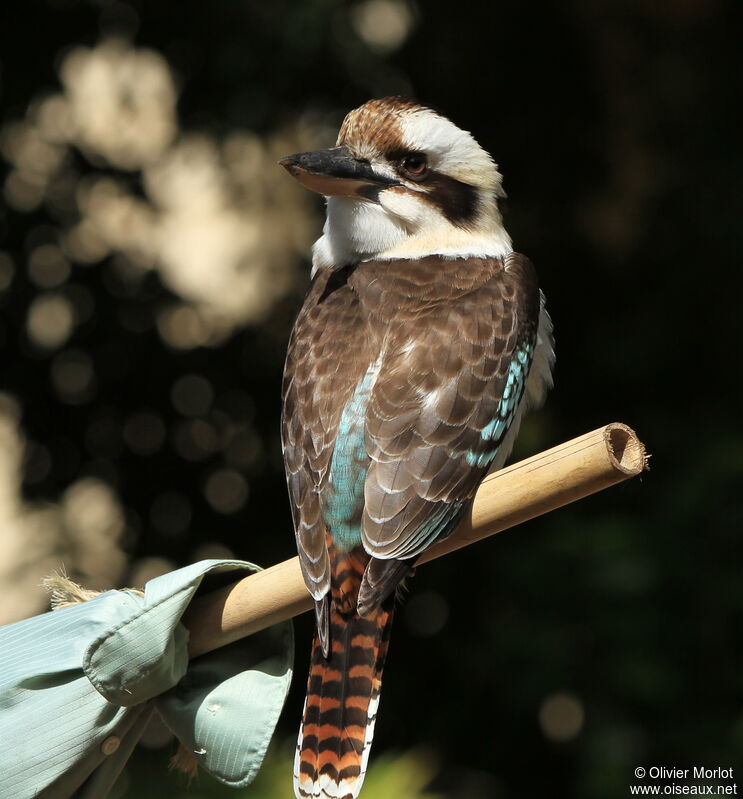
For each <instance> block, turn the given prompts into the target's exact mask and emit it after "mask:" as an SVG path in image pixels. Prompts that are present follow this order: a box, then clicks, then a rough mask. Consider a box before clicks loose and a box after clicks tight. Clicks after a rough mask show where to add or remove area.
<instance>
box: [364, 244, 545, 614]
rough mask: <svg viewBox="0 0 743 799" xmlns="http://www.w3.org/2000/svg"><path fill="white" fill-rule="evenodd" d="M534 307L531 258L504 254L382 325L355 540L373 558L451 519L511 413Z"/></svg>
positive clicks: (409, 552) (533, 329) (406, 549)
mask: <svg viewBox="0 0 743 799" xmlns="http://www.w3.org/2000/svg"><path fill="white" fill-rule="evenodd" d="M450 263H452V262H450ZM479 263H481V262H479ZM459 264H461V262H459ZM490 265H491V267H492V262H490ZM451 269H452V271H454V270H455V269H458V270H459V272H458V274H459V273H463V270H464V267H463V266H461V265H459V266H457V264H456V263H454V265H452V266H451ZM539 309H540V295H539V288H538V284H537V278H536V273H535V271H534V268H533V266H532V264H531V262H530V261H529V260H528V259H527V258H525V257H524V256H522V255H518V254H512V255H509V256H508V257H507V258H506V259H505V260H504V261H503V262H499V268H498V269H495V270H494V271H493V273H492V276H491V277H490V279H489V280H488V281H487V282H486V283H484V284H483V285H481V286H479V287H478V288H477V290H475V291H472V292H468V293H467V292H464V293H462V294H460V295H459V296H455V297H453V298H451V299H449V300H447V301H444V302H434V303H431V304H430V306H428V308H425V307H424V309H423V311H422V312H421V313H419V314H417V315H416V316H415V318H410V319H408V320H405V321H404V322H402V321H401V322H400V324H399V326H398V327H397V328H396V329H394V330H393V329H391V330H390V333H389V335H388V343H387V347H386V349H385V355H384V361H383V363H382V365H381V368H380V369H379V375H378V378H377V380H376V382H375V385H374V388H373V391H372V392H371V397H370V401H369V404H368V407H367V415H366V447H367V452H368V455H369V457H370V458H371V463H370V465H369V469H368V472H367V475H366V481H365V486H364V500H365V504H364V515H363V527H362V538H363V543H364V547H365V548H366V550H367V551H368V552H369V553H370V554H371V555H373V556H374V557H375V558H380V559H383V560H389V559H408V558H413V557H415V556H416V555H418V554H420V553H421V552H422V551H423V550H424V549H425V548H426V547H428V546H429V545H430V544H432V543H433V542H434V541H435V540H437V539H439V538H441V537H443V536H445V535H447V534H448V533H449V532H451V530H452V529H453V528H454V526H455V525H456V523H457V522H458V521H459V519H460V517H461V515H462V513H463V512H464V510H465V509H466V507H467V506H468V503H469V501H470V500H471V498H472V497H473V496H474V492H475V490H476V489H477V486H478V485H479V483H480V481H481V480H482V478H483V476H484V475H485V474H486V473H487V471H488V468H489V466H490V464H491V463H492V461H493V459H494V458H495V457H496V455H497V454H498V451H499V448H500V447H501V446H502V445H504V440H505V439H506V436H507V433H508V430H509V427H510V426H511V425H512V423H513V422H514V419H515V418H516V417H517V415H518V410H519V405H520V403H521V399H522V396H523V394H524V387H525V383H526V379H527V376H528V373H529V369H530V366H531V361H532V357H533V353H534V348H535V346H536V339H537V326H538V320H539ZM372 563H374V561H372ZM379 565H380V566H381V565H382V564H379ZM383 571H385V572H386V569H383ZM379 577H380V578H382V579H381V580H380V582H381V583H385V582H386V580H385V579H384V575H380V576H379ZM370 587H371V586H370ZM377 590H378V592H379V593H380V595H381V594H383V593H384V591H385V590H386V588H385V586H384V585H382V586H381V587H379V588H378V589H377ZM377 590H375V591H374V593H377ZM364 593H365V594H366V593H368V591H365V592H364ZM367 601H368V597H365V603H366V602H367Z"/></svg>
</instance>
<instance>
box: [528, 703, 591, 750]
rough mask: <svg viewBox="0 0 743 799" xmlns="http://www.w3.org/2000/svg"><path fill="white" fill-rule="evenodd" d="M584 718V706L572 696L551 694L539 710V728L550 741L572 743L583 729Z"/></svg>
mask: <svg viewBox="0 0 743 799" xmlns="http://www.w3.org/2000/svg"><path fill="white" fill-rule="evenodd" d="M584 718H585V712H584V710H583V704H582V702H581V701H580V700H579V699H578V698H577V697H575V696H573V695H572V694H567V693H556V694H551V695H550V696H548V697H547V698H546V699H545V700H544V701H543V702H542V704H541V706H540V708H539V726H540V727H541V728H542V732H543V733H544V736H545V737H546V738H549V740H550V741H556V742H560V743H562V742H565V741H571V740H572V739H573V738H575V736H576V735H578V733H579V732H580V731H581V729H582V728H583V721H584Z"/></svg>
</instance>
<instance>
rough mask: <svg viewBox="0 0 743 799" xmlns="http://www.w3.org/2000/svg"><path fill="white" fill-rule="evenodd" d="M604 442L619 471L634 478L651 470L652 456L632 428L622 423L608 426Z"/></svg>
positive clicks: (613, 423)
mask: <svg viewBox="0 0 743 799" xmlns="http://www.w3.org/2000/svg"><path fill="white" fill-rule="evenodd" d="M604 441H606V450H607V452H608V454H609V459H610V460H611V462H612V465H613V466H614V468H615V469H617V470H618V471H620V472H622V473H623V474H626V475H628V476H633V475H636V474H640V472H644V471H645V470H646V469H648V468H649V466H648V462H649V460H650V456H649V455H648V454H647V452H646V451H645V446H644V445H643V443H642V441H640V439H639V438H638V437H637V433H635V431H634V430H633V429H632V428H631V427H628V426H627V425H626V424H622V423H621V422H612V423H611V424H608V425H606V427H605V428H604Z"/></svg>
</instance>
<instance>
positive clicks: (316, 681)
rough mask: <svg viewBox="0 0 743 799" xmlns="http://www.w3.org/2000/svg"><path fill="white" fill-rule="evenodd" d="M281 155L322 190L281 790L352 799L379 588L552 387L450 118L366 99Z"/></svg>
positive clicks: (542, 319)
mask: <svg viewBox="0 0 743 799" xmlns="http://www.w3.org/2000/svg"><path fill="white" fill-rule="evenodd" d="M281 164H282V165H283V166H284V167H285V168H286V169H287V170H288V171H289V173H290V174H291V175H293V176H294V177H295V178H296V179H297V180H298V181H299V182H300V183H303V184H304V185H305V186H307V187H308V188H310V189H313V190H314V191H316V192H319V193H320V194H323V195H325V196H326V197H327V220H326V222H325V227H324V229H323V235H322V236H321V237H320V239H319V240H318V241H317V243H316V244H315V246H314V251H313V280H312V284H311V286H310V289H309V292H308V294H307V298H306V299H305V302H304V305H303V306H302V310H301V311H300V313H299V316H298V318H297V321H296V324H295V326H294V330H293V332H292V336H291V341H290V343H289V352H288V355H287V359H286V367H285V372H284V386H283V403H284V404H283V416H282V441H283V448H284V461H285V465H286V475H287V480H288V484H289V494H290V498H291V504H292V511H293V518H294V529H295V533H296V538H297V547H298V549H299V560H300V563H301V567H302V573H303V575H304V579H305V582H306V584H307V587H308V589H309V591H310V593H311V594H312V596H313V597H314V599H315V610H316V616H317V634H316V637H315V641H314V644H313V648H312V659H311V668H310V677H309V682H308V685H307V699H306V703H305V709H304V718H303V721H302V728H301V730H300V734H299V741H298V746H297V754H296V759H295V768H294V784H295V793H296V796H297V797H300V799H303V798H304V797H334V799H340V798H341V797H343V799H353V798H354V797H356V796H357V795H358V793H359V791H360V789H361V784H362V781H363V779H364V772H365V770H366V764H367V758H368V756H369V749H370V746H371V741H372V734H373V731H374V721H375V718H376V715H377V706H378V703H379V693H380V687H381V680H382V667H383V664H384V659H385V654H386V652H387V644H388V641H389V634H390V624H391V621H392V614H393V609H394V608H393V606H394V599H395V591H396V588H397V587H398V585H399V583H400V581H401V580H402V579H403V578H404V577H405V576H406V575H408V574H410V572H411V571H412V569H413V567H414V565H415V562H416V559H417V557H418V556H419V555H420V554H421V552H423V551H424V550H425V549H426V548H428V547H430V546H431V545H432V544H433V543H434V542H436V541H439V540H441V539H442V538H444V537H445V536H447V535H449V534H450V533H451V532H452V531H453V530H454V529H455V528H456V526H457V524H458V523H459V521H460V520H461V519H462V516H463V515H464V514H465V513H466V512H467V510H468V508H469V507H470V504H471V502H472V499H473V497H474V494H475V491H476V490H477V487H478V485H479V484H480V482H481V481H482V479H483V478H484V477H485V475H486V474H487V473H488V472H489V471H492V470H493V469H498V468H500V467H501V466H502V465H503V463H504V461H505V460H506V458H507V457H508V454H509V452H510V451H511V447H512V444H513V441H514V438H515V436H516V432H517V430H518V427H519V422H520V421H521V417H522V415H523V413H524V410H525V409H526V408H529V407H535V406H537V405H539V404H540V403H541V402H542V400H543V399H544V396H545V393H546V391H547V390H548V388H549V387H550V386H551V385H552V378H551V371H552V364H553V361H554V356H553V347H552V331H551V324H550V321H549V317H548V315H547V313H546V312H545V310H544V301H543V298H542V297H541V295H540V291H539V286H538V283H537V275H536V272H535V271H534V267H533V266H532V264H531V262H530V261H529V260H528V259H527V258H526V257H524V256H523V255H519V254H518V253H515V252H513V249H512V247H511V239H510V238H509V236H508V234H507V233H506V231H505V229H504V228H503V224H502V220H501V215H500V212H499V210H498V198H499V197H500V196H501V195H502V190H501V176H500V173H499V172H498V169H497V167H496V165H495V164H494V163H493V159H492V158H491V157H490V155H488V153H487V152H485V150H483V149H482V148H481V147H480V146H479V144H478V143H477V142H476V141H475V139H474V138H473V137H472V136H471V135H470V134H469V133H467V132H466V131H463V130H460V129H459V128H458V127H457V126H456V125H454V124H453V123H452V122H450V121H449V120H448V119H446V118H445V117H443V116H441V115H440V114H438V113H436V112H435V111H432V110H431V109H429V108H425V107H423V106H421V105H419V104H418V103H416V102H414V101H412V100H408V99H404V98H400V97H387V98H385V99H382V100H372V101H370V102H368V103H365V104H364V105H362V106H361V107H360V108H357V109H356V110H354V111H351V113H350V114H348V116H347V117H346V118H345V120H344V122H343V125H342V126H341V130H340V134H339V136H338V142H337V145H336V146H335V147H333V148H331V149H329V150H321V151H318V152H309V153H299V154H298V155H292V156H289V157H288V158H284V159H283V160H282V161H281Z"/></svg>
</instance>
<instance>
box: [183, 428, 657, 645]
mask: <svg viewBox="0 0 743 799" xmlns="http://www.w3.org/2000/svg"><path fill="white" fill-rule="evenodd" d="M647 463H648V456H647V454H646V453H645V447H644V446H643V444H642V442H641V441H640V439H639V438H638V437H637V435H636V434H635V432H634V431H633V430H632V429H631V428H629V427H627V425H624V424H620V423H618V422H614V423H612V424H608V425H606V426H605V427H601V428H599V429H598V430H593V431H592V432H590V433H586V434H585V435H583V436H579V437H578V438H574V439H572V440H571V441H567V442H565V443H564V444H560V445H558V446H556V447H553V448H552V449H549V450H546V451H545V452H541V453H539V454H538V455H534V456H532V457H531V458H527V459H526V460H523V461H520V462H519V463H515V464H513V466H509V467H508V468H506V469H502V470H501V471H498V472H495V473H494V474H492V475H490V476H489V477H487V478H486V479H485V480H484V481H483V483H482V485H481V486H480V488H479V490H478V492H477V495H476V496H475V501H474V503H473V506H472V509H471V511H470V513H469V514H468V515H467V517H466V518H465V520H464V521H463V522H462V524H461V525H460V526H459V527H458V528H457V530H456V531H455V532H454V533H452V535H451V536H449V538H447V539H445V540H444V541H441V542H440V543H438V544H436V545H435V546H433V547H431V549H429V550H427V551H426V552H424V553H423V554H422V555H421V556H420V558H418V561H417V564H422V563H426V562H428V561H430V560H433V559H434V558H438V557H441V556H442V555H446V554H448V553H449V552H452V551H454V550H455V549H460V548H461V547H465V546H469V545H470V544H473V543H474V542H475V541H479V540H480V539H482V538H486V537H487V536H490V535H493V534H494V533H498V532H500V531H501V530H506V529H508V528H509V527H513V526H514V525H516V524H520V523H521V522H524V521H527V520H528V519H533V518H534V517H535V516H540V515H542V514H543V513H547V512H548V511H551V510H555V509H556V508H560V507H562V506H563V505H567V504H569V503H570V502H575V501H576V500H578V499H582V498H583V497H586V496H588V495H589V494H593V493H595V492H597V491H601V490H602V489H604V488H608V487H609V486H611V485H615V484H616V483H620V482H622V481H624V480H627V479H629V478H630V477H635V476H636V475H638V474H640V473H641V472H642V471H644V470H645V469H646V468H647ZM311 607H312V599H311V597H310V595H309V593H308V592H307V589H306V587H305V584H304V580H303V579H302V574H301V571H300V568H299V559H298V558H292V559H291V560H286V561H284V562H283V563H278V564H276V566H272V567H271V568H269V569H266V570H265V571H262V572H259V573H258V574H253V575H250V576H249V577H245V578H244V579H242V580H240V581H239V582H236V583H233V584H232V585H228V586H226V587H224V588H222V589H220V590H218V591H214V592H212V593H209V594H205V595H204V596H201V597H197V598H196V599H195V600H194V601H193V602H192V603H191V606H190V607H189V609H188V611H187V612H186V614H185V616H184V619H183V622H184V624H185V625H186V627H188V629H189V631H190V634H191V635H190V644H189V654H190V656H191V657H197V656H198V655H203V654H204V653H206V652H211V651H212V650H213V649H217V648H218V647H220V646H224V645H225V644H228V643H231V642H232V641H236V640H238V639H239V638H243V637H244V636H246V635H250V634H251V633H254V632H258V631H259V630H262V629H265V628H266V627H270V626H271V625H272V624H276V623H277V622H279V621H284V620H285V619H289V618H291V617H293V616H297V615H299V614H300V613H303V612H304V611H307V610H309V609H310V608H311Z"/></svg>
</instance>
